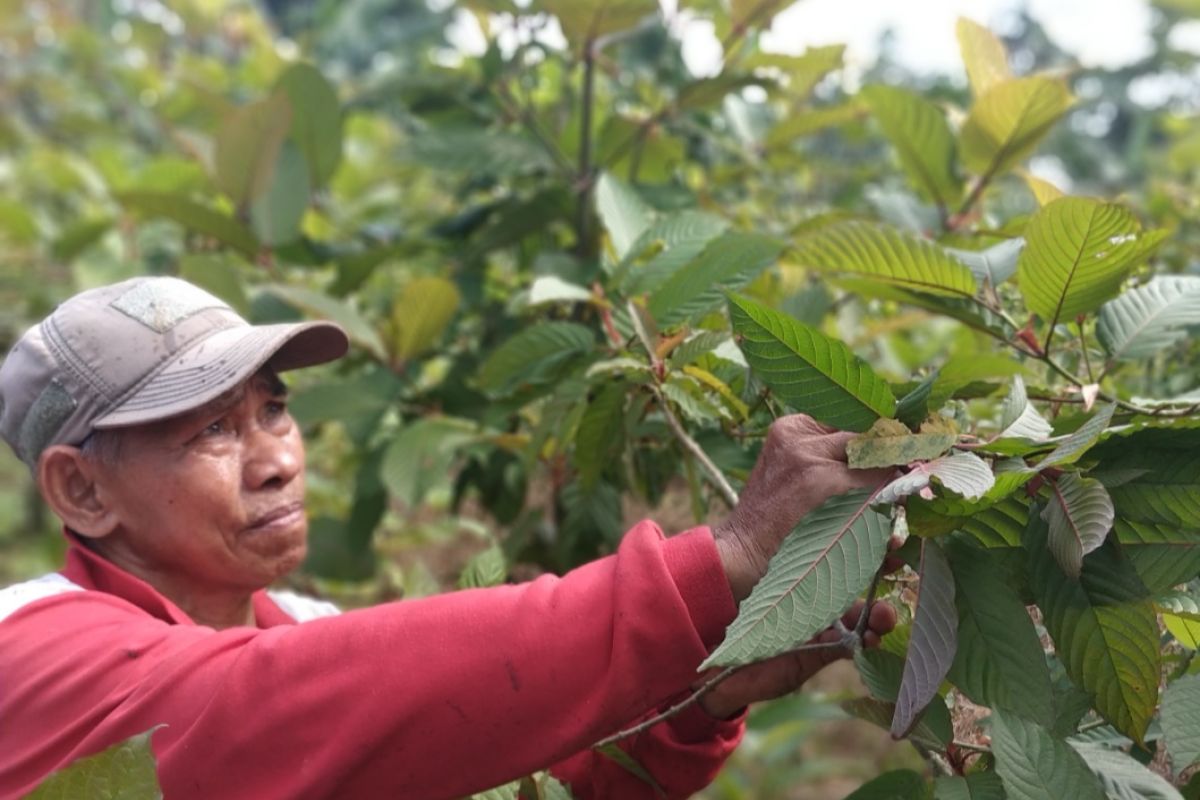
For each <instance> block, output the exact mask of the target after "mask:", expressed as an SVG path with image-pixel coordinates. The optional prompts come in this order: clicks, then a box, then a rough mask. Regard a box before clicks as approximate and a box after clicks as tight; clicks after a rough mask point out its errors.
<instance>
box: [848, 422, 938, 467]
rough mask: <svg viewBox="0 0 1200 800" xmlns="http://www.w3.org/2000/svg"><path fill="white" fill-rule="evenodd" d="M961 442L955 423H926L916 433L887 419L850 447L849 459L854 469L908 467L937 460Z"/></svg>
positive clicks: (853, 441)
mask: <svg viewBox="0 0 1200 800" xmlns="http://www.w3.org/2000/svg"><path fill="white" fill-rule="evenodd" d="M957 440H958V431H957V430H955V428H954V426H953V424H952V423H926V424H925V425H922V426H921V432H920V433H913V432H912V431H910V430H909V429H908V427H907V426H905V424H904V423H902V422H900V421H899V420H894V419H887V418H883V419H878V420H876V421H875V424H873V425H872V426H871V427H870V429H868V430H867V432H866V433H863V434H861V435H859V436H856V437H854V438H853V439H851V440H850V441H849V442H848V443H847V444H846V456H847V458H848V460H849V463H850V467H851V469H870V468H872V467H890V466H893V465H904V464H910V463H912V462H914V461H928V460H929V459H932V458H937V457H938V456H940V455H941V454H942V453H945V452H946V451H947V450H949V449H950V447H951V446H952V445H953V444H954V443H955V442H956V441H957Z"/></svg>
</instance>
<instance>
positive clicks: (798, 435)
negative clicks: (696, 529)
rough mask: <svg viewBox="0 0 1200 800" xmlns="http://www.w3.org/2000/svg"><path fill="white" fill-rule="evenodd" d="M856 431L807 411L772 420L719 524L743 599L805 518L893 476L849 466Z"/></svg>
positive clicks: (728, 570)
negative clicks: (844, 429)
mask: <svg viewBox="0 0 1200 800" xmlns="http://www.w3.org/2000/svg"><path fill="white" fill-rule="evenodd" d="M854 435H855V434H853V433H845V432H842V431H837V430H834V429H833V428H828V427H826V426H824V425H822V424H820V423H819V422H816V421H815V420H813V419H812V418H811V417H809V416H806V415H804V414H794V415H791V416H787V417H780V418H779V419H777V420H775V422H774V423H772V425H771V427H770V429H769V430H768V431H767V440H766V442H765V443H764V444H763V449H762V452H761V453H760V454H759V456H758V462H757V463H756V464H755V465H754V470H753V472H751V473H750V480H749V481H747V482H746V488H745V489H744V490H743V491H742V494H741V499H740V500H739V502H738V505H737V508H735V509H734V510H733V513H732V514H731V515H730V516H729V518H728V519H726V520H725V521H724V522H722V523H719V524H718V525H715V526H714V527H713V538H714V539H715V540H716V542H717V550H718V551H719V552H720V554H721V562H722V564H723V565H724V567H725V575H726V577H727V578H728V579H729V587H730V589H732V590H733V597H734V599H735V600H736V601H737V602H739V603H740V602H741V601H742V600H743V599H745V598H746V597H747V596H748V595H749V594H750V590H751V589H752V588H754V584H756V583H757V582H758V580H759V578H761V577H762V576H763V575H764V574H765V573H766V571H767V562H768V561H770V560H771V556H773V555H774V554H775V551H776V550H778V549H779V545H780V543H781V542H782V541H783V539H784V537H785V536H787V535H788V534H789V533H790V532H791V531H792V528H794V527H795V526H796V523H797V522H799V521H800V518H801V517H803V516H804V515H805V514H807V513H808V512H810V511H812V510H813V509H814V508H816V507H817V506H819V505H821V504H822V503H824V502H825V501H826V500H828V499H829V498H830V497H832V496H834V495H837V494H844V493H845V492H849V491H851V490H853V489H860V488H875V487H876V486H879V485H880V484H881V483H883V482H884V481H886V480H888V478H889V477H891V475H892V471H891V470H887V469H868V470H860V469H856V470H851V469H850V467H849V466H847V464H846V442H848V441H850V439H851V438H852V437H853V436H854Z"/></svg>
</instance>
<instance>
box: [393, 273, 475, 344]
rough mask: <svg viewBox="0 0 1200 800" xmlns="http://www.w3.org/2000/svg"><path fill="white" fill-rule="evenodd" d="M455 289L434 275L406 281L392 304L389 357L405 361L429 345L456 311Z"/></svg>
mask: <svg viewBox="0 0 1200 800" xmlns="http://www.w3.org/2000/svg"><path fill="white" fill-rule="evenodd" d="M459 299H460V298H459V294H458V288H457V287H456V286H455V285H454V284H453V283H451V282H450V281H448V280H446V279H445V278H438V277H434V276H427V277H421V278H415V279H413V280H411V281H409V282H408V284H406V285H405V287H404V288H403V289H402V290H401V291H400V294H398V295H397V296H396V298H395V300H394V301H393V303H392V330H393V333H394V336H393V340H392V355H393V356H394V357H395V358H397V359H399V360H408V359H410V358H414V357H415V356H418V355H420V354H421V353H422V352H424V351H425V350H427V349H428V348H429V347H430V346H432V345H433V344H434V343H435V342H436V341H437V340H438V337H440V336H441V335H442V332H443V331H445V330H446V326H447V325H449V324H450V320H452V319H454V314H455V312H456V311H458V303H459Z"/></svg>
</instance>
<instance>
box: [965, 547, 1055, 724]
mask: <svg viewBox="0 0 1200 800" xmlns="http://www.w3.org/2000/svg"><path fill="white" fill-rule="evenodd" d="M946 552H947V554H948V555H949V557H950V564H951V566H952V568H953V570H954V579H955V586H956V587H957V591H956V594H955V605H956V607H957V609H958V651H957V654H956V656H955V658H954V664H953V665H952V666H951V668H950V674H949V675H950V681H951V682H952V683H953V684H954V685H955V686H957V687H958V688H959V689H960V690H961V691H962V692H963V694H965V695H966V696H967V697H969V698H971V700H973V701H974V702H976V703H978V704H980V705H986V706H991V707H992V708H996V709H1000V710H1002V711H1012V712H1014V713H1016V714H1021V715H1023V716H1025V717H1028V718H1029V719H1033V720H1036V721H1038V722H1041V723H1042V724H1044V725H1046V726H1047V727H1048V726H1049V725H1051V724H1052V723H1053V721H1054V719H1053V710H1054V709H1053V706H1054V701H1053V690H1052V688H1051V684H1050V671H1049V669H1048V668H1047V666H1046V655H1045V651H1044V650H1043V649H1042V643H1041V641H1040V640H1039V638H1038V635H1037V631H1036V629H1035V628H1034V626H1033V620H1031V619H1030V618H1029V613H1028V612H1027V611H1026V610H1025V604H1024V603H1023V602H1022V601H1021V598H1020V596H1019V595H1018V594H1017V592H1016V590H1015V589H1013V588H1012V587H1011V586H1009V585H1008V584H1007V583H1005V582H1004V581H1003V580H1002V577H1001V575H1002V571H1001V570H1000V568H999V566H998V564H997V563H996V561H995V559H994V558H993V557H992V556H991V555H990V554H989V553H987V551H985V550H981V549H980V548H977V547H973V546H971V545H968V544H966V543H965V542H960V541H950V542H948V543H947V545H946Z"/></svg>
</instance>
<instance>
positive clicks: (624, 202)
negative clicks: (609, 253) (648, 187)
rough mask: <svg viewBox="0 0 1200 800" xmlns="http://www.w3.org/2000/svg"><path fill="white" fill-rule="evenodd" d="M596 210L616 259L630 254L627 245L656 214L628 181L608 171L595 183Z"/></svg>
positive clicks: (651, 221)
mask: <svg viewBox="0 0 1200 800" xmlns="http://www.w3.org/2000/svg"><path fill="white" fill-rule="evenodd" d="M596 211H597V212H599V214H600V219H601V220H602V221H603V222H604V227H605V229H606V230H607V231H608V238H609V241H611V242H612V246H613V250H614V251H616V254H617V258H618V259H621V258H625V256H627V255H629V250H630V248H631V247H633V245H634V243H635V242H637V241H638V239H639V237H641V235H642V234H643V233H645V232H646V230H647V229H648V228H649V227H650V226H651V223H653V222H654V221H655V218H656V216H657V215H656V214H655V212H654V209H653V208H651V207H650V206H648V205H646V203H645V202H643V201H642V198H641V197H640V196H639V195H638V193H637V192H635V191H634V190H633V189H632V188H630V187H629V185H628V184H626V183H625V182H624V181H621V180H620V179H618V178H615V177H613V175H611V174H610V173H607V172H605V173H604V174H603V175H601V176H600V180H599V181H598V182H597V183H596Z"/></svg>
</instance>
